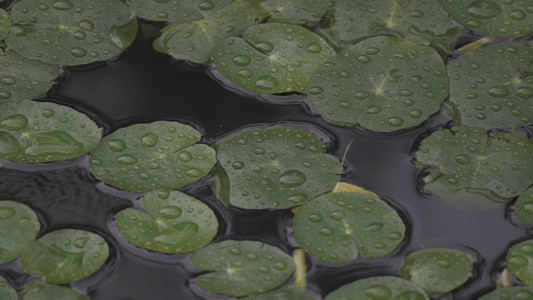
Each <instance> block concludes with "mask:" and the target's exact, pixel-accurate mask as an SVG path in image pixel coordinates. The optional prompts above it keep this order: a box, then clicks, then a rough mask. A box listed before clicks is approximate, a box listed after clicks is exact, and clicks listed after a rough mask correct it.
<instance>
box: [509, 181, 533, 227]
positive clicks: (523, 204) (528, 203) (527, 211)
mask: <svg viewBox="0 0 533 300" xmlns="http://www.w3.org/2000/svg"><path fill="white" fill-rule="evenodd" d="M514 213H515V215H516V217H517V218H518V219H519V220H520V221H522V222H524V223H526V224H529V225H533V188H528V189H527V190H526V191H525V192H524V193H523V194H522V195H520V197H518V199H517V200H516V202H515V203H514Z"/></svg>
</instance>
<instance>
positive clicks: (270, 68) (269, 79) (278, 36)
mask: <svg viewBox="0 0 533 300" xmlns="http://www.w3.org/2000/svg"><path fill="white" fill-rule="evenodd" d="M333 55H335V51H334V50H333V48H332V47H331V46H329V45H328V44H327V43H326V41H324V39H322V38H321V37H320V36H318V35H316V34H314V33H313V32H311V31H309V30H307V29H305V28H304V27H301V26H298V25H290V24H281V23H267V24H259V25H255V26H252V27H250V28H248V29H247V30H246V31H245V32H244V33H243V38H229V39H227V40H225V41H224V42H222V43H220V44H219V45H218V46H217V47H215V49H213V60H214V62H215V65H216V67H217V69H218V71H219V72H220V73H221V74H222V75H224V76H225V77H226V78H228V79H229V80H230V81H232V82H234V83H235V84H237V85H239V86H241V87H243V88H245V89H247V90H249V91H252V92H256V93H262V94H275V93H283V92H292V91H296V92H302V93H304V92H305V86H306V84H307V83H308V82H309V79H310V77H311V74H313V72H315V71H316V70H317V69H318V68H319V67H320V66H322V65H323V64H324V63H325V61H326V60H327V59H328V58H329V57H331V56H333Z"/></svg>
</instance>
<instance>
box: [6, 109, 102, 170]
mask: <svg viewBox="0 0 533 300" xmlns="http://www.w3.org/2000/svg"><path fill="white" fill-rule="evenodd" d="M100 137H101V134H100V130H99V129H98V125H96V123H95V122H94V121H93V120H91V119H90V118H89V117H87V116H86V115H84V114H82V113H80V112H78V111H76V110H74V109H72V108H70V107H68V106H62V105H58V104H54V103H48V102H38V101H30V100H25V101H18V102H15V103H5V104H2V105H0V157H3V158H6V159H9V160H12V161H19V162H26V163H37V162H50V161H57V160H65V159H71V158H75V157H79V156H82V155H85V154H87V153H88V152H89V151H91V150H92V149H94V148H95V147H96V145H97V144H98V142H99V141H100Z"/></svg>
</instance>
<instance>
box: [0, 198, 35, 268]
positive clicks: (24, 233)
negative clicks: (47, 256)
mask: <svg viewBox="0 0 533 300" xmlns="http://www.w3.org/2000/svg"><path fill="white" fill-rule="evenodd" d="M40 227H41V224H40V223H39V219H38V218H37V215H36V214H35V212H33V210H31V209H30V208H29V207H27V206H26V205H24V204H21V203H18V202H15V201H0V264H2V263H5V262H8V261H10V260H13V259H15V258H17V257H18V256H19V255H20V252H21V251H22V250H23V249H24V248H25V247H26V246H27V245H28V244H29V243H31V242H33V241H34V240H35V237H37V233H38V232H39V228H40Z"/></svg>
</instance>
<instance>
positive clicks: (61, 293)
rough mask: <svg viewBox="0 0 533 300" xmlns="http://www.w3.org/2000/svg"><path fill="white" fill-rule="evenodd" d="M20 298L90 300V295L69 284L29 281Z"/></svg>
mask: <svg viewBox="0 0 533 300" xmlns="http://www.w3.org/2000/svg"><path fill="white" fill-rule="evenodd" d="M19 296H20V300H58V299H61V300H89V297H88V296H87V295H85V294H83V293H81V292H79V291H76V290H74V289H72V288H71V287H68V286H60V285H55V284H48V283H46V282H43V281H32V282H30V283H28V284H27V285H26V286H24V288H23V289H22V291H20V293H19Z"/></svg>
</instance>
